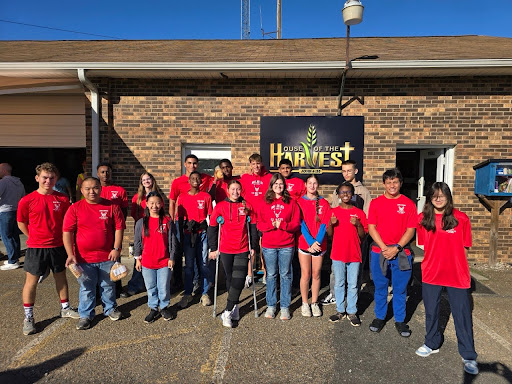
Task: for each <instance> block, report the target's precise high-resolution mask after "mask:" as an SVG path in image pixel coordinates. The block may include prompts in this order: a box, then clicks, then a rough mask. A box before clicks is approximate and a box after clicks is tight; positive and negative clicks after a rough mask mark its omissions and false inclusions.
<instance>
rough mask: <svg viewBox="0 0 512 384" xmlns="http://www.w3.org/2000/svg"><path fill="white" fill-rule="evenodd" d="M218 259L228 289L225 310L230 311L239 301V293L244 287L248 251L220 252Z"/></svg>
mask: <svg viewBox="0 0 512 384" xmlns="http://www.w3.org/2000/svg"><path fill="white" fill-rule="evenodd" d="M220 260H221V261H222V265H223V266H224V273H225V275H226V289H227V291H228V302H227V304H226V311H231V310H232V309H233V307H234V306H235V304H238V302H239V301H240V294H241V293H242V289H244V284H245V276H247V263H248V262H249V252H243V253H235V254H233V253H221V254H220Z"/></svg>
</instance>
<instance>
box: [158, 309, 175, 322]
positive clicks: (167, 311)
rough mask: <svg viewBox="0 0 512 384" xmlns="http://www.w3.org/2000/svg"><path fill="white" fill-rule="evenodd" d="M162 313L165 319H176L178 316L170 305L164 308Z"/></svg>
mask: <svg viewBox="0 0 512 384" xmlns="http://www.w3.org/2000/svg"><path fill="white" fill-rule="evenodd" d="M161 313H162V317H163V318H164V320H165V321H170V320H174V319H175V318H176V315H175V314H174V312H173V310H172V309H171V308H169V307H167V308H164V309H162V311H161Z"/></svg>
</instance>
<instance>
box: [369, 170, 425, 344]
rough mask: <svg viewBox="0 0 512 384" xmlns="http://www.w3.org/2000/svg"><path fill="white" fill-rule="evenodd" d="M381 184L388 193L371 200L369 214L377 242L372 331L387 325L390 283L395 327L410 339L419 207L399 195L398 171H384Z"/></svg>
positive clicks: (372, 268) (400, 180) (372, 266)
mask: <svg viewBox="0 0 512 384" xmlns="http://www.w3.org/2000/svg"><path fill="white" fill-rule="evenodd" d="M382 182H383V184H384V190H385V192H384V194H383V195H381V196H379V197H377V198H376V199H373V200H372V202H371V203H370V209H369V211H368V233H369V234H370V236H371V237H372V239H373V241H374V243H373V244H372V246H371V257H370V271H371V273H372V277H373V282H374V284H375V294H374V299H375V308H374V312H375V319H374V320H373V321H372V322H371V324H370V331H372V332H380V331H381V330H382V328H383V327H384V325H385V324H386V322H385V321H384V319H385V318H386V313H387V310H388V301H387V300H388V286H389V281H390V280H391V286H392V288H393V315H394V316H395V328H396V330H397V331H398V333H399V334H400V336H402V337H409V336H410V335H411V330H410V329H409V326H408V325H407V324H406V323H405V304H406V298H407V284H408V283H409V280H410V278H411V274H412V252H411V249H410V247H409V242H410V241H411V239H412V238H413V236H414V233H415V231H416V219H417V213H416V204H414V203H413V202H412V200H411V199H408V198H407V197H405V196H404V195H402V194H400V188H401V187H402V183H403V177H402V173H401V172H400V171H399V170H398V169H397V168H393V169H388V170H387V171H386V172H384V174H383V175H382Z"/></svg>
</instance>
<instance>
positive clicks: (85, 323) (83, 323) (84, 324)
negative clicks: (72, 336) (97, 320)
mask: <svg viewBox="0 0 512 384" xmlns="http://www.w3.org/2000/svg"><path fill="white" fill-rule="evenodd" d="M89 328H91V320H89V319H88V318H87V317H81V318H80V320H78V324H77V325H76V329H78V330H79V331H84V330H86V329H89Z"/></svg>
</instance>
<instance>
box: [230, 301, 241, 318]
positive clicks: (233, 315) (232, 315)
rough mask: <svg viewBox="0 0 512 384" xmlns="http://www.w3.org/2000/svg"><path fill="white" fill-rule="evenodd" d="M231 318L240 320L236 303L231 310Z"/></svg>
mask: <svg viewBox="0 0 512 384" xmlns="http://www.w3.org/2000/svg"><path fill="white" fill-rule="evenodd" d="M231 320H235V321H238V320H240V311H239V308H238V304H235V306H234V307H233V310H232V311H231Z"/></svg>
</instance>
